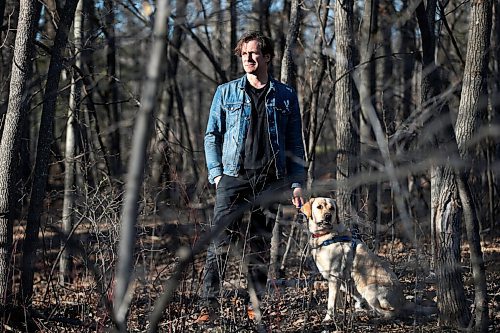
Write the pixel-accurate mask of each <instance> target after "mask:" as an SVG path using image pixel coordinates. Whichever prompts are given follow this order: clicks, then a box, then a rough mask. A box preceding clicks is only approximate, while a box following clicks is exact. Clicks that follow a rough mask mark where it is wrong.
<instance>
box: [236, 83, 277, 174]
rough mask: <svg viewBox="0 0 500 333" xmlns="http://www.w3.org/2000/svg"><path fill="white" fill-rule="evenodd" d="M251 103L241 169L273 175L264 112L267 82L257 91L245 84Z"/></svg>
mask: <svg viewBox="0 0 500 333" xmlns="http://www.w3.org/2000/svg"><path fill="white" fill-rule="evenodd" d="M245 90H246V92H247V94H248V95H249V96H250V100H251V103H252V112H251V115H250V122H249V126H248V131H247V135H246V139H245V150H244V152H243V167H244V169H245V170H247V171H252V172H259V173H260V172H265V173H266V174H268V175H271V174H275V173H276V170H275V164H274V156H273V153H272V148H271V142H270V140H269V130H268V119H267V111H266V94H267V92H268V90H269V82H268V83H267V84H266V85H265V86H264V87H263V88H261V89H257V88H255V87H253V86H252V85H250V83H248V82H247V85H246V87H245Z"/></svg>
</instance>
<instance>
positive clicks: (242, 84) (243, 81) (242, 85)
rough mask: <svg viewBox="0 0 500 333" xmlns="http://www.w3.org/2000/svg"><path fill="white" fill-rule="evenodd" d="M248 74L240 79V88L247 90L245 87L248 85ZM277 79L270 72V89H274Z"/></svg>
mask: <svg viewBox="0 0 500 333" xmlns="http://www.w3.org/2000/svg"><path fill="white" fill-rule="evenodd" d="M247 81H248V79H247V75H246V74H245V75H243V76H242V77H241V78H240V79H238V88H240V89H241V90H245V87H246V85H247ZM276 82H277V81H276V80H275V79H274V78H273V77H272V76H271V74H269V90H274V89H275V86H276Z"/></svg>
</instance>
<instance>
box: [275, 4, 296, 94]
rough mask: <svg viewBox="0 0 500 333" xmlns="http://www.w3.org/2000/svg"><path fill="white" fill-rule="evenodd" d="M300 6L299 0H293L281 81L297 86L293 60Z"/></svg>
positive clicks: (282, 62)
mask: <svg viewBox="0 0 500 333" xmlns="http://www.w3.org/2000/svg"><path fill="white" fill-rule="evenodd" d="M300 20H301V14H300V7H299V1H298V0H292V6H291V8H290V24H289V26H288V34H287V37H286V43H285V50H284V51H283V59H282V60H281V74H280V78H281V82H283V83H286V84H288V85H289V86H291V87H293V88H296V87H297V82H296V72H295V64H294V62H293V52H294V50H295V45H296V43H297V38H298V36H299V28H300Z"/></svg>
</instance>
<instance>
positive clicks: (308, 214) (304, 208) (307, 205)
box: [300, 199, 314, 220]
mask: <svg viewBox="0 0 500 333" xmlns="http://www.w3.org/2000/svg"><path fill="white" fill-rule="evenodd" d="M313 201H314V200H313V199H311V200H309V201H308V202H306V203H305V204H304V205H303V206H302V208H300V211H301V212H302V213H303V214H304V215H305V216H306V217H307V219H308V220H309V219H310V218H311V215H312V206H311V204H312V202H313Z"/></svg>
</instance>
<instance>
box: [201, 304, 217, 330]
mask: <svg viewBox="0 0 500 333" xmlns="http://www.w3.org/2000/svg"><path fill="white" fill-rule="evenodd" d="M217 319H219V316H218V312H217V305H216V304H212V303H207V304H204V305H203V306H202V307H201V309H200V314H199V315H198V318H197V319H196V320H195V322H196V323H197V324H202V325H206V324H211V323H213V322H214V321H216V320H217Z"/></svg>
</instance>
